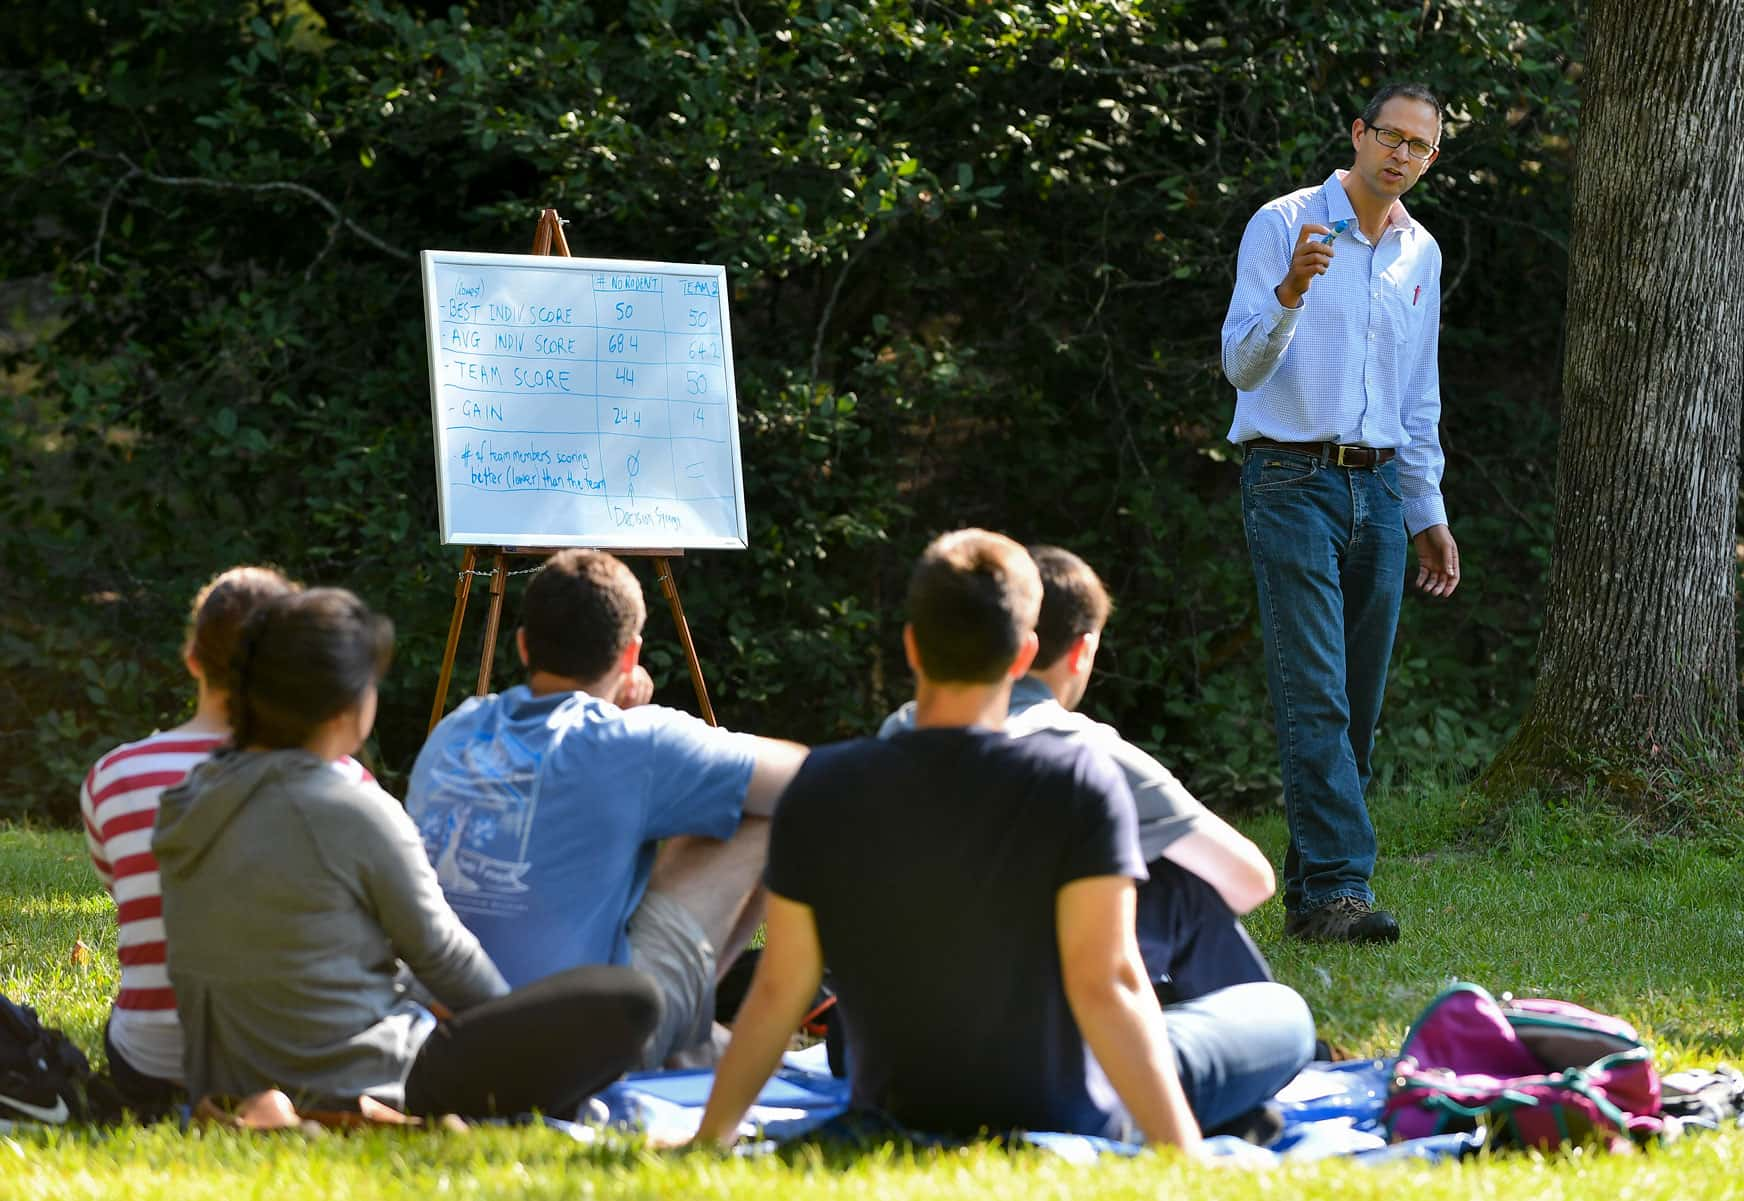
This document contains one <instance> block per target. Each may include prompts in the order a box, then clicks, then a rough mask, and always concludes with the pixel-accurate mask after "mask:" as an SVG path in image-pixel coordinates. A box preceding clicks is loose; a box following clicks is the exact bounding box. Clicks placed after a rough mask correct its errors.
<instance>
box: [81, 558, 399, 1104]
mask: <svg viewBox="0 0 1744 1201" xmlns="http://www.w3.org/2000/svg"><path fill="white" fill-rule="evenodd" d="M296 587H297V586H296V585H295V584H293V583H292V582H291V581H289V580H287V579H286V578H285V577H284V576H282V575H280V574H279V573H278V572H277V571H274V570H273V569H272V568H270V567H233V568H231V569H230V570H229V571H226V572H223V573H222V574H220V575H218V576H216V577H214V578H213V579H212V580H211V581H210V582H208V583H207V584H206V586H205V587H204V588H202V589H200V592H199V594H198V595H197V596H195V597H194V604H193V611H192V615H191V616H190V618H189V621H188V631H187V638H186V640H185V642H184V643H183V646H182V662H183V664H185V665H186V667H187V669H188V674H189V675H191V676H193V677H194V684H195V687H196V690H197V692H196V701H195V705H194V716H193V717H191V718H189V719H188V720H187V721H185V722H183V723H182V724H181V725H179V726H177V727H175V728H174V729H172V730H163V731H160V732H158V733H155V734H152V735H150V736H149V737H147V738H142V739H140V740H139V741H138V742H130V743H127V744H125V745H123V746H119V747H117V748H115V749H114V750H112V751H110V752H109V753H108V754H106V755H104V756H103V757H102V758H100V759H98V760H97V762H96V764H95V766H93V767H92V768H91V770H90V772H89V773H88V774H87V775H86V776H85V782H84V785H83V787H81V788H80V789H79V809H80V812H81V813H82V814H83V816H84V819H85V843H86V846H87V848H88V849H89V850H90V853H91V864H92V866H93V867H94V868H96V871H97V876H98V878H99V879H100V880H102V882H103V886H104V887H105V888H107V889H108V890H109V895H110V896H111V897H113V898H114V900H115V904H116V914H115V916H116V920H117V921H118V922H119V924H120V931H119V935H118V937H117V939H116V942H117V945H118V947H119V950H120V959H121V989H120V992H119V993H118V994H117V996H116V998H115V1002H114V1006H113V1007H112V1008H111V1010H110V1013H109V1020H108V1022H107V1023H106V1024H105V1025H104V1028H103V1043H104V1049H105V1052H106V1053H107V1055H108V1058H109V1074H110V1076H111V1077H112V1078H113V1079H114V1081H115V1086H116V1089H117V1091H118V1092H119V1093H120V1095H121V1099H122V1100H123V1101H124V1102H125V1103H126V1104H127V1105H128V1106H129V1107H130V1108H131V1109H132V1110H133V1111H134V1112H135V1113H137V1114H139V1115H140V1116H156V1115H157V1114H160V1113H162V1112H164V1111H165V1110H166V1109H168V1108H169V1107H170V1106H172V1105H175V1104H178V1103H180V1101H181V1100H182V1089H181V1079H182V1027H181V1023H180V1021H179V1020H178V1019H177V1017H176V997H175V991H174V990H173V989H172V988H171V987H170V980H169V975H168V972H167V971H166V969H165V967H164V956H165V952H164V926H163V918H162V916H161V915H162V912H163V902H162V899H161V897H160V895H159V892H158V867H157V860H156V859H155V858H153V857H152V853H151V827H152V822H153V821H154V820H155V819H156V817H157V806H158V797H159V796H160V795H161V794H162V792H163V790H164V789H165V788H168V787H169V786H171V785H172V784H179V783H181V782H182V779H183V777H185V776H186V775H187V774H188V772H189V771H191V770H192V769H193V768H194V766H195V765H196V764H199V763H201V762H203V761H204V760H205V759H206V758H207V757H208V756H210V755H211V754H212V752H214V751H216V750H217V749H218V748H219V747H220V746H221V745H223V743H224V741H225V740H226V739H228V738H229V737H230V714H229V709H228V703H229V695H230V694H229V689H228V686H227V685H226V684H225V679H226V677H227V675H228V674H229V671H230V663H231V658H232V656H233V655H234V654H235V651H236V643H237V639H238V638H239V637H240V636H241V632H242V624H243V622H244V621H245V620H247V618H248V615H249V614H250V613H252V612H253V611H254V609H255V608H256V607H258V606H259V605H261V604H264V603H265V602H266V601H269V600H272V599H274V598H275V597H280V596H287V595H289V594H290V593H292V592H294V591H296ZM333 768H334V769H335V770H336V771H337V772H338V773H339V774H340V775H341V776H342V777H344V778H345V779H347V780H349V781H352V782H354V783H355V782H363V783H367V784H370V785H373V784H374V778H373V777H372V776H370V774H369V773H368V772H367V771H365V770H364V769H363V765H362V764H360V763H358V762H357V761H356V760H355V759H352V758H350V757H349V756H346V757H343V758H340V759H338V760H335V761H334V763H333Z"/></svg>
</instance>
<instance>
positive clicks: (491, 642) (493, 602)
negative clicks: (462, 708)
mask: <svg viewBox="0 0 1744 1201" xmlns="http://www.w3.org/2000/svg"><path fill="white" fill-rule="evenodd" d="M508 584H509V565H508V560H507V558H505V557H504V555H503V552H502V551H500V550H499V551H498V552H497V553H496V555H495V556H494V557H493V558H492V560H491V586H490V588H491V598H490V611H489V613H488V614H487V615H486V616H485V619H484V657H483V658H482V659H481V660H480V661H479V664H478V690H477V691H476V692H475V693H473V695H474V696H483V695H484V694H485V693H487V692H489V691H490V678H491V664H492V663H493V662H494V661H495V660H496V657H497V630H498V628H499V627H500V626H501V625H502V623H503V592H504V591H505V590H506V589H507V588H508Z"/></svg>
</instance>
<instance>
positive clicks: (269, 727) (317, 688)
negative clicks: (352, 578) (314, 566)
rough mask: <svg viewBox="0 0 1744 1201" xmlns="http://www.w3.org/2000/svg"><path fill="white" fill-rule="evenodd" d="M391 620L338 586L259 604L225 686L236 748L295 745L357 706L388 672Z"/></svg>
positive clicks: (247, 627)
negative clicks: (330, 719)
mask: <svg viewBox="0 0 1744 1201" xmlns="http://www.w3.org/2000/svg"><path fill="white" fill-rule="evenodd" d="M393 653H394V623H393V622H391V621H389V620H388V619H387V618H385V617H382V616H379V615H377V614H375V613H372V612H370V610H369V606H368V605H366V604H364V603H363V602H362V601H361V600H359V599H357V597H356V596H355V595H353V594H352V593H350V592H347V591H346V590H345V589H343V588H311V589H310V590H309V591H307V592H293V593H291V594H289V595H287V596H280V597H277V598H275V599H273V600H269V601H267V602H266V603H265V604H263V605H261V606H260V607H259V608H257V609H256V610H255V611H254V612H253V613H252V614H250V615H249V618H248V621H247V623H246V624H245V625H244V626H243V630H242V640H241V644H240V645H239V647H238V648H237V652H236V660H235V663H234V664H233V672H232V680H231V686H230V716H231V724H232V725H233V726H234V727H235V733H234V735H233V740H234V742H235V745H237V746H239V747H250V746H264V747H274V748H279V747H295V746H302V745H303V744H305V743H306V742H308V740H309V738H310V736H311V735H312V734H313V733H314V732H315V728H316V727H317V726H319V725H320V724H321V723H322V722H324V721H326V720H327V719H328V718H331V717H334V716H336V715H338V714H340V713H343V712H344V711H345V710H346V709H349V708H350V707H351V706H352V705H355V704H356V703H357V702H358V700H359V699H360V698H361V697H362V696H363V694H364V692H365V691H366V690H367V689H368V688H369V687H370V685H372V684H375V683H377V682H379V681H380V680H381V678H382V676H383V675H384V674H385V673H386V672H387V669H388V661H389V660H390V659H391V658H392V657H393Z"/></svg>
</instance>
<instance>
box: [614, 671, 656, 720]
mask: <svg viewBox="0 0 1744 1201" xmlns="http://www.w3.org/2000/svg"><path fill="white" fill-rule="evenodd" d="M653 699H654V677H653V676H651V675H649V674H648V669H647V668H645V667H643V666H642V665H641V664H640V663H638V664H636V666H635V667H633V668H632V669H631V670H630V673H629V674H628V675H626V676H623V677H621V678H620V679H619V682H618V695H617V698H616V700H615V702H614V703H615V704H616V705H617V706H618V708H620V709H634V708H635V707H636V706H637V705H646V704H647V703H648V702H649V701H651V700H653Z"/></svg>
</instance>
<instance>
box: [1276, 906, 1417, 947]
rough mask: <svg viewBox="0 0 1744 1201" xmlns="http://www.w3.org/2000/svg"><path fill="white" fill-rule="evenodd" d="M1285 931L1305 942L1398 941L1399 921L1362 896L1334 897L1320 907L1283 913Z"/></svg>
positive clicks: (1291, 936)
mask: <svg viewBox="0 0 1744 1201" xmlns="http://www.w3.org/2000/svg"><path fill="white" fill-rule="evenodd" d="M1284 933H1285V934H1286V935H1287V936H1289V937H1290V938H1296V939H1300V940H1301V941H1303V942H1398V941H1399V923H1398V920H1397V919H1396V918H1394V917H1393V915H1392V914H1390V913H1388V912H1387V911H1386V910H1385V909H1376V908H1375V907H1374V906H1373V905H1371V904H1369V902H1367V901H1365V900H1363V899H1362V898H1360V897H1334V898H1333V899H1332V900H1330V901H1328V902H1327V903H1326V904H1324V905H1321V906H1320V907H1319V908H1316V909H1309V910H1307V911H1306V912H1303V913H1286V914H1284Z"/></svg>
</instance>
